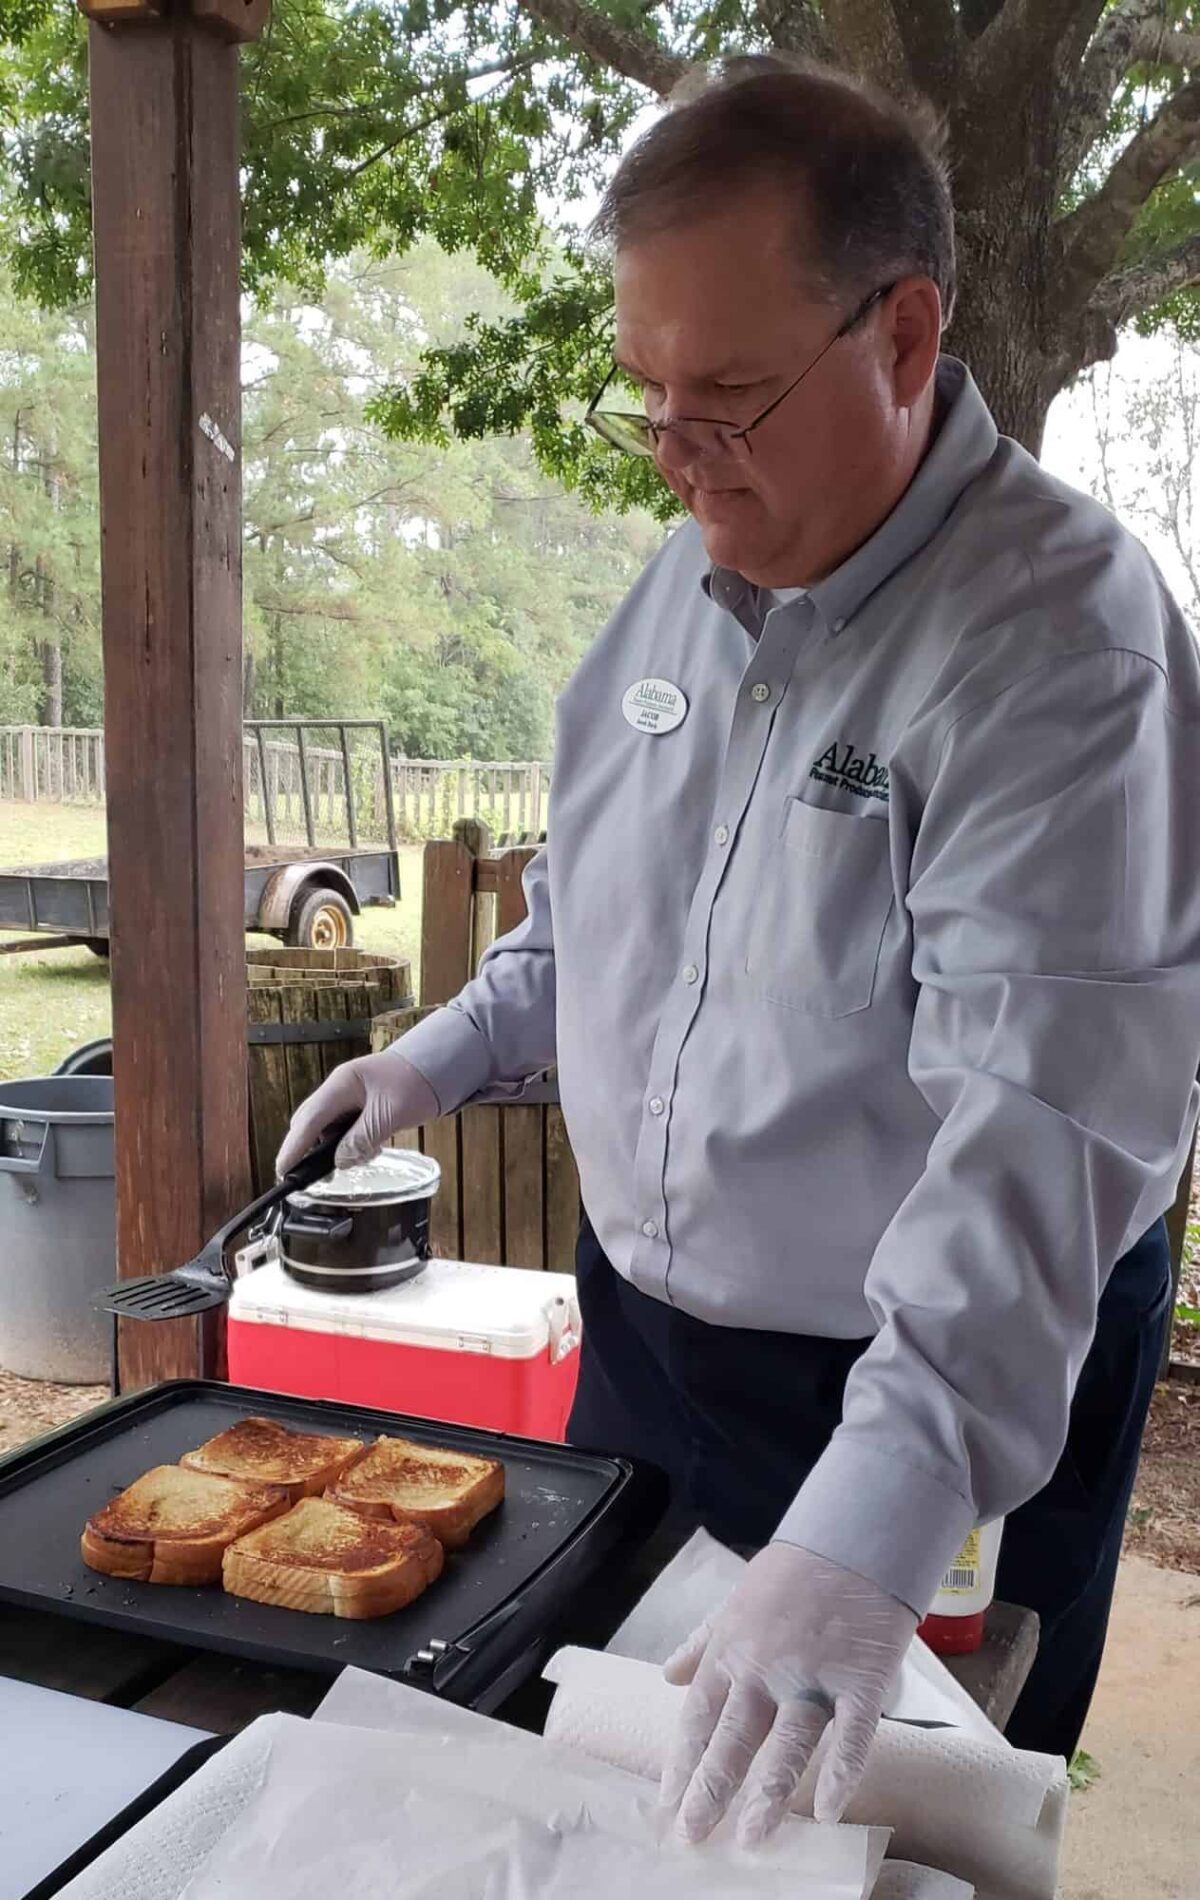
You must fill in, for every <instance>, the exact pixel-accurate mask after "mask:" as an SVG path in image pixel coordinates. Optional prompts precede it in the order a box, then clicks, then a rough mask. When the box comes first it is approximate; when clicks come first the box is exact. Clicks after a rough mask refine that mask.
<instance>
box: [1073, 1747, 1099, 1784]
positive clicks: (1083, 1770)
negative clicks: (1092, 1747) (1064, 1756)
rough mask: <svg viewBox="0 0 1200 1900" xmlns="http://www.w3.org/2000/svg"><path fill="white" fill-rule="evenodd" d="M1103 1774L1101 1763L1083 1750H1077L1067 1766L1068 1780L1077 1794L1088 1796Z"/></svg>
mask: <svg viewBox="0 0 1200 1900" xmlns="http://www.w3.org/2000/svg"><path fill="white" fill-rule="evenodd" d="M1102 1773H1103V1770H1102V1769H1101V1767H1100V1764H1099V1762H1098V1761H1096V1760H1095V1758H1094V1757H1093V1756H1091V1755H1089V1754H1088V1753H1087V1751H1086V1750H1085V1749H1082V1748H1077V1749H1076V1750H1075V1753H1074V1754H1073V1755H1072V1757H1071V1759H1070V1761H1069V1762H1068V1764H1067V1779H1068V1781H1069V1782H1070V1784H1071V1787H1072V1788H1073V1790H1074V1791H1075V1793H1076V1794H1086V1793H1087V1791H1088V1789H1089V1788H1090V1787H1091V1785H1092V1783H1093V1782H1094V1781H1099V1779H1100V1776H1101V1774H1102Z"/></svg>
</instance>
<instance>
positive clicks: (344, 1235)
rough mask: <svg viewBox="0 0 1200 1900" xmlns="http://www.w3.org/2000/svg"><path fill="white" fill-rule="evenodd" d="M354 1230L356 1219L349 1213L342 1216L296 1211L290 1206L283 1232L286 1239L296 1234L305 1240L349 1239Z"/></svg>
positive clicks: (284, 1219) (284, 1221)
mask: <svg viewBox="0 0 1200 1900" xmlns="http://www.w3.org/2000/svg"><path fill="white" fill-rule="evenodd" d="M353 1232H354V1221H353V1219H352V1218H351V1216H350V1215H349V1214H343V1215H341V1216H340V1217H339V1216H337V1215H335V1214H317V1213H310V1212H308V1210H307V1209H306V1210H305V1212H304V1213H302V1214H297V1213H294V1212H293V1211H292V1210H291V1209H290V1208H289V1210H288V1212H287V1213H286V1214H285V1215H284V1217H283V1225H282V1233H283V1236H284V1239H287V1238H288V1237H289V1236H290V1235H293V1234H296V1235H299V1236H301V1237H303V1238H304V1239H305V1240H349V1238H350V1236H351V1234H352V1233H353Z"/></svg>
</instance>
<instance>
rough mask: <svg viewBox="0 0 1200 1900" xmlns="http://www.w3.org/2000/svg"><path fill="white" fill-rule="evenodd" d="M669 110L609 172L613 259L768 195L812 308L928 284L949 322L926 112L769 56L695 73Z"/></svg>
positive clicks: (942, 205) (937, 157) (938, 162)
mask: <svg viewBox="0 0 1200 1900" xmlns="http://www.w3.org/2000/svg"><path fill="white" fill-rule="evenodd" d="M668 105H669V110H668V111H667V112H665V113H664V114H663V116H662V118H661V119H658V120H657V121H656V122H655V123H654V125H652V126H651V127H650V129H649V131H647V132H644V133H643V134H642V136H641V138H639V139H638V140H637V142H636V144H634V145H633V146H632V147H631V148H630V150H629V151H628V152H627V153H626V154H625V157H624V158H623V159H622V160H621V163H620V165H619V166H618V167H617V171H616V174H615V176H614V177H613V179H612V181H611V183H610V184H609V187H608V190H607V191H606V192H605V194H604V197H603V200H602V201H601V205H600V209H599V211H598V213H597V214H596V218H595V220H594V222H593V225H592V230H593V233H594V235H595V236H597V237H599V238H601V239H604V240H606V241H608V242H609V243H611V244H612V245H613V246H614V247H615V248H616V249H618V250H619V249H620V248H621V246H622V245H623V244H625V243H627V242H635V241H637V240H638V239H641V238H645V237H653V236H654V235H656V234H657V233H660V232H662V231H665V230H668V229H671V228H677V227H678V226H679V225H681V224H684V223H686V222H688V221H689V220H696V221H699V220H700V219H701V218H703V217H704V216H705V215H706V214H707V213H709V212H711V211H713V210H714V209H717V208H718V207H719V206H720V205H721V204H722V203H724V202H726V201H727V200H728V199H729V198H731V197H734V196H736V195H738V194H740V193H741V192H743V191H744V190H746V189H754V188H755V187H759V188H766V189H771V190H775V191H777V192H779V193H780V194H781V196H782V199H783V202H784V203H785V205H787V204H794V205H795V208H796V212H797V220H796V222H797V239H798V248H797V259H798V262H799V264H800V266H801V270H802V273H803V275H804V276H805V278H806V280H807V281H808V283H809V286H810V288H811V289H812V290H813V291H814V293H815V294H816V295H817V296H820V297H822V298H827V299H830V300H833V299H838V298H846V297H850V298H861V297H866V296H869V295H870V293H871V292H872V291H873V290H877V289H879V288H880V287H881V286H883V285H884V284H889V283H894V282H896V281H897V279H899V278H901V277H907V276H921V277H931V278H932V279H933V281H934V283H935V284H936V285H937V287H938V289H939V290H940V291H941V294H942V309H943V313H944V320H945V321H946V322H947V323H948V322H949V320H950V315H951V313H952V311H953V308H954V294H955V267H954V212H953V207H952V204H951V199H950V180H949V169H948V166H947V164H946V160H945V156H944V141H943V135H942V131H941V127H940V125H939V122H938V120H937V118H936V116H935V115H934V113H933V110H932V108H930V107H928V106H923V105H901V104H900V103H899V102H898V101H897V100H895V99H892V98H890V97H889V96H888V95H887V94H886V93H883V92H879V91H877V90H876V89H875V88H874V87H871V86H868V85H866V84H864V83H862V82H861V81H859V80H857V79H851V78H849V77H848V76H847V75H846V74H844V73H839V72H835V71H834V70H833V69H832V68H830V67H825V66H818V65H814V64H812V63H811V62H808V61H804V60H800V59H796V58H791V57H789V56H788V55H786V54H778V53H766V54H755V55H747V56H745V57H740V58H736V59H727V60H724V61H720V62H718V63H716V64H714V65H711V66H707V67H700V68H698V69H696V70H694V71H693V72H691V73H689V74H688V75H687V76H686V77H685V78H684V79H683V80H681V81H680V83H679V85H678V86H677V87H676V88H675V90H674V92H673V93H672V94H671V97H670V100H669V101H668ZM814 244H815V247H816V250H815V255H811V254H810V255H808V256H805V255H804V251H805V250H806V249H807V250H808V251H809V252H810V253H811V251H812V247H813V245H814Z"/></svg>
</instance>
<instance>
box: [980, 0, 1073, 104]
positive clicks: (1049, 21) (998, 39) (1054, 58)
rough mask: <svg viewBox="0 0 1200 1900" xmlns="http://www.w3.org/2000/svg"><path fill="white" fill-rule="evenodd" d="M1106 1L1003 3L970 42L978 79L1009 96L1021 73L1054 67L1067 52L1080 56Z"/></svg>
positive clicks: (1023, 0)
mask: <svg viewBox="0 0 1200 1900" xmlns="http://www.w3.org/2000/svg"><path fill="white" fill-rule="evenodd" d="M1104 3H1105V0H1005V4H1004V6H1002V7H1001V9H1000V11H999V13H997V15H996V17H995V19H994V20H993V21H992V23H991V25H990V26H988V27H986V28H985V29H984V31H983V32H982V33H981V34H980V35H979V38H978V39H977V40H976V41H975V65H976V72H977V76H978V78H979V79H980V80H981V81H982V83H983V85H984V88H985V89H986V90H987V91H989V92H993V91H994V92H1009V91H1011V90H1012V87H1013V85H1014V83H1016V82H1018V81H1019V80H1020V79H1021V78H1023V76H1024V75H1025V74H1026V73H1032V72H1037V71H1039V70H1040V69H1042V68H1043V67H1045V66H1046V65H1048V64H1051V65H1052V64H1056V63H1057V62H1058V59H1059V56H1060V55H1061V54H1062V53H1063V52H1064V51H1065V50H1066V49H1068V48H1070V47H1072V46H1074V45H1078V46H1079V50H1080V51H1081V52H1082V50H1083V47H1084V46H1086V45H1087V42H1088V40H1089V38H1090V37H1091V35H1092V33H1093V32H1094V30H1095V27H1096V22H1097V21H1098V20H1099V18H1100V15H1101V14H1102V13H1103V11H1104Z"/></svg>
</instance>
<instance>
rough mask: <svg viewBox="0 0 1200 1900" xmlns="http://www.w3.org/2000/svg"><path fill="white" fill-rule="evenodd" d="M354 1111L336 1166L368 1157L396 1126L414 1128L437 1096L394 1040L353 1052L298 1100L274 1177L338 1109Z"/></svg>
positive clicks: (428, 1118)
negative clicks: (373, 1050)
mask: <svg viewBox="0 0 1200 1900" xmlns="http://www.w3.org/2000/svg"><path fill="white" fill-rule="evenodd" d="M355 1109H357V1110H358V1111H359V1117H358V1120H357V1121H356V1122H355V1124H354V1126H353V1128H351V1129H349V1130H348V1132H347V1133H346V1134H345V1135H343V1136H342V1139H341V1141H340V1142H339V1143H338V1150H337V1155H336V1157H335V1158H336V1162H337V1166H338V1167H339V1168H353V1167H355V1166H357V1165H358V1163H359V1162H362V1161H370V1160H371V1158H372V1156H374V1155H377V1154H378V1153H379V1151H380V1149H381V1148H383V1147H384V1146H385V1144H386V1142H387V1140H388V1137H389V1136H390V1135H393V1134H394V1133H395V1131H396V1129H397V1128H416V1127H418V1126H419V1125H420V1124H421V1123H422V1122H432V1121H436V1120H437V1118H438V1116H439V1115H440V1114H441V1109H440V1108H439V1107H438V1100H437V1096H436V1095H435V1094H434V1092H433V1090H432V1089H431V1088H430V1086H429V1083H428V1082H427V1081H426V1080H425V1077H424V1076H423V1075H422V1074H421V1072H420V1070H419V1069H414V1068H413V1065H412V1063H411V1062H409V1061H408V1060H407V1059H406V1057H404V1056H402V1055H401V1054H400V1045H399V1043H397V1044H395V1045H394V1046H393V1047H392V1048H391V1049H382V1050H380V1052H379V1054H378V1055H374V1056H355V1057H353V1059H352V1060H351V1061H349V1062H343V1063H342V1064H341V1065H340V1066H339V1067H338V1068H336V1069H335V1070H334V1072H333V1074H332V1075H329V1076H326V1078H325V1080H324V1081H323V1082H322V1084H321V1086H320V1088H319V1089H314V1090H313V1092H312V1094H311V1095H310V1096H309V1097H308V1098H307V1100H306V1101H303V1102H301V1104H300V1106H299V1108H298V1109H297V1110H296V1113H295V1114H294V1115H293V1116H292V1119H291V1122H290V1123H289V1125H288V1131H287V1134H286V1135H285V1136H284V1140H283V1146H282V1147H281V1148H280V1150H279V1153H278V1154H277V1155H276V1157H275V1174H276V1178H277V1179H279V1180H282V1179H283V1177H284V1175H285V1174H286V1173H287V1171H288V1169H289V1168H294V1167H295V1165H296V1163H297V1161H299V1160H300V1158H301V1156H302V1155H306V1154H307V1153H308V1151H309V1149H310V1148H311V1147H313V1146H314V1144H315V1143H316V1142H318V1141H319V1140H320V1138H321V1135H322V1134H323V1133H324V1131H325V1129H326V1128H328V1126H329V1124H330V1122H334V1121H336V1120H337V1119H338V1117H339V1115H349V1114H350V1113H351V1112H352V1111H353V1110H355Z"/></svg>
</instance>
